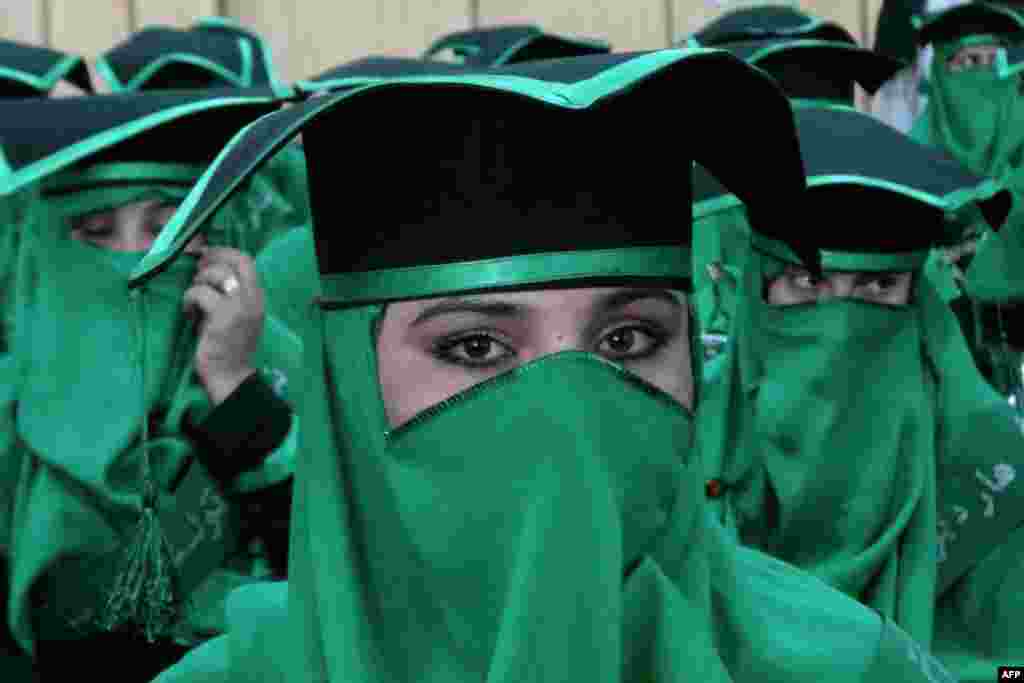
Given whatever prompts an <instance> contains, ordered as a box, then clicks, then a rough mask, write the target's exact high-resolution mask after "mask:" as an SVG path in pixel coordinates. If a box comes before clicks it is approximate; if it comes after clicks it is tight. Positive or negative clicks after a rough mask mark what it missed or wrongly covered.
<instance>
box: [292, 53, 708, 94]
mask: <svg viewBox="0 0 1024 683" xmlns="http://www.w3.org/2000/svg"><path fill="white" fill-rule="evenodd" d="M721 52H724V50H709V49H703V48H695V49H690V48H686V49H668V50H659V51H657V52H652V53H649V54H646V55H642V56H640V57H637V58H635V59H631V60H629V61H628V62H623V63H622V64H619V65H617V66H614V67H612V68H610V69H607V70H606V71H602V72H601V73H599V74H596V75H595V76H594V77H592V78H588V79H587V80H584V81H579V82H577V83H556V82H554V81H538V80H536V79H534V78H528V77H526V76H506V75H499V74H484V75H476V74H468V75H461V74H459V75H454V74H447V75H429V76H400V77H391V78H386V77H379V76H357V77H349V78H339V79H334V80H330V81H319V82H317V81H299V82H298V84H297V86H298V88H299V90H300V91H302V92H319V91H321V90H327V89H333V88H341V87H354V86H370V85H379V84H381V83H451V84H453V85H454V84H460V85H480V86H483V87H487V88H494V87H495V86H499V87H500V88H501V89H504V90H510V91H512V92H515V93H519V94H521V95H525V96H527V97H532V98H534V99H537V100H541V101H545V102H550V103H552V104H557V105H559V106H562V107H566V106H568V107H571V108H575V109H583V108H586V107H588V106H590V105H591V104H593V103H594V102H595V101H597V99H599V98H600V97H603V96H605V95H610V94H614V92H618V91H619V90H621V87H620V88H614V89H613V91H612V92H608V90H609V86H608V85H607V84H608V83H609V82H612V83H616V82H622V81H626V82H629V84H632V82H633V81H636V80H639V79H641V78H643V77H644V76H646V75H648V74H650V73H653V72H656V71H658V70H660V69H661V68H662V67H663V66H666V65H668V64H672V63H674V62H678V61H681V60H682V59H686V58H689V57H693V56H697V55H700V54H703V53H708V54H715V53H721ZM559 85H561V87H560V88H559V87H558V86H559Z"/></svg>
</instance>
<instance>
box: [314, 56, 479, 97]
mask: <svg viewBox="0 0 1024 683" xmlns="http://www.w3.org/2000/svg"><path fill="white" fill-rule="evenodd" d="M470 69H472V70H473V71H479V70H480V69H473V68H472V67H467V66H465V65H462V64H450V63H448V62H439V61H436V60H432V59H416V58H412V57H364V58H362V59H357V60H355V61H352V62H348V63H347V64H342V65H341V66H336V67H334V68H333V69H328V70H327V71H325V72H323V73H322V74H320V75H319V76H314V77H313V78H310V79H307V80H302V81H299V82H298V83H296V84H295V87H296V88H298V89H299V90H300V91H303V92H316V91H320V90H325V89H327V90H338V89H341V88H354V87H357V86H361V85H371V84H373V83H380V82H381V81H385V80H388V79H390V78H399V77H409V76H424V77H429V76H436V75H439V74H443V75H456V74H461V73H466V72H467V71H468V70H470Z"/></svg>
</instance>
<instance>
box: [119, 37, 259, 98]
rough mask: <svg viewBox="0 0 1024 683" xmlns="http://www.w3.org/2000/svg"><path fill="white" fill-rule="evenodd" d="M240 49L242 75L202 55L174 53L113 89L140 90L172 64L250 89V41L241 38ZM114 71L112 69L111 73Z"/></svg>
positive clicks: (163, 56)
mask: <svg viewBox="0 0 1024 683" xmlns="http://www.w3.org/2000/svg"><path fill="white" fill-rule="evenodd" d="M237 43H238V49H239V51H240V52H241V58H242V69H241V73H238V74H236V73H234V72H232V71H231V70H230V69H228V68H226V67H224V65H222V64H218V63H217V62H215V61H213V60H212V59H207V58H206V57H203V56H200V55H194V54H189V53H187V52H172V53H170V54H166V55H161V56H160V57H159V58H157V59H155V60H153V61H152V62H150V63H149V64H147V65H146V66H145V67H144V68H143V69H141V70H140V71H139V72H138V73H137V74H135V77H134V78H132V79H131V80H130V81H128V82H127V83H120V82H119V83H117V85H116V87H115V85H114V84H113V83H112V84H111V89H112V90H114V92H123V91H134V90H139V89H140V88H141V87H142V86H143V85H145V84H146V82H147V81H149V80H150V79H152V78H153V77H154V76H155V75H156V74H157V73H158V72H159V71H160V70H161V69H163V68H165V67H167V66H170V65H172V64H191V65H192V66H197V67H199V68H201V69H205V70H206V71H210V72H212V73H214V74H216V75H217V76H218V77H220V78H222V79H224V80H225V81H227V82H228V83H231V84H232V85H234V86H236V87H239V88H248V87H249V86H251V85H252V69H253V57H252V46H251V45H249V41H248V40H246V39H244V38H239V39H238V41H237ZM112 72H113V70H112V69H111V73H112Z"/></svg>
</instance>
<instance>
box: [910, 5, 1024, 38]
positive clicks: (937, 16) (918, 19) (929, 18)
mask: <svg viewBox="0 0 1024 683" xmlns="http://www.w3.org/2000/svg"><path fill="white" fill-rule="evenodd" d="M964 7H979V8H983V9H984V10H986V11H988V12H991V13H992V14H1002V15H1003V16H1006V17H1009V18H1010V19H1012V20H1013V21H1015V22H1016V23H1017V24H1018V25H1019V26H1020V27H1021V28H1022V29H1024V24H1021V17H1020V15H1018V14H1017V13H1016V12H1014V11H1013V10H1011V9H1010V8H1008V7H1001V6H999V5H996V4H992V3H988V2H979V3H960V4H957V5H953V6H952V7H948V8H946V9H944V10H942V11H940V12H935V13H934V14H926V15H923V16H922V15H921V14H915V15H914V16H912V17H911V18H910V24H911V26H913V27H914V30H915V31H916V32H917V33H919V34H920V33H921V32H922V31H924V30H925V29H927V28H928V27H929V26H932V25H934V24H936V23H938V22H940V21H943V20H944V19H945V18H946V16H947V15H949V14H950V13H951V12H956V11H958V10H961V9H962V8H964Z"/></svg>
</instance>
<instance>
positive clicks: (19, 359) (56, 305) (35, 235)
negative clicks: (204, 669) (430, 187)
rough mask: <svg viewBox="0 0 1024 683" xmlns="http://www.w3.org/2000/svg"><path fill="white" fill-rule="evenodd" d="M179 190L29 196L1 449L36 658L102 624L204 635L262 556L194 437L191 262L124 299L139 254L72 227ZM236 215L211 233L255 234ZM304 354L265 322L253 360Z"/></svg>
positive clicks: (14, 607) (286, 470) (11, 534)
mask: <svg viewBox="0 0 1024 683" xmlns="http://www.w3.org/2000/svg"><path fill="white" fill-rule="evenodd" d="M127 166H128V167H131V166H135V165H133V164H129V165H127ZM118 170H119V171H125V170H127V169H126V167H125V166H120V167H119V168H112V167H107V168H106V169H103V167H93V168H91V169H88V170H87V172H86V173H78V172H73V171H72V172H67V173H65V174H61V175H60V176H57V177H56V178H52V179H48V181H51V182H44V184H43V187H44V191H45V190H46V188H51V189H52V188H53V187H56V186H59V185H61V184H64V185H65V186H67V184H66V183H67V181H68V180H69V178H73V177H78V178H79V179H81V177H83V176H86V175H90V174H91V176H92V177H93V179H94V180H95V178H96V177H97V176H99V175H102V174H103V173H106V174H107V176H108V177H107V180H108V181H109V180H111V178H110V177H109V176H112V175H114V176H116V175H117V173H116V172H115V171H118ZM135 170H137V169H135ZM164 170H165V171H169V172H172V173H173V172H175V170H176V169H173V168H165V169H164ZM177 171H179V172H180V169H177ZM194 177H195V176H194V175H193V176H192V179H193V180H194ZM184 194H185V190H183V189H182V188H181V187H177V186H174V185H167V184H157V183H150V184H148V185H147V184H143V185H136V186H119V185H117V184H113V186H112V187H111V186H107V187H105V188H104V187H103V186H102V185H93V186H92V187H90V189H86V190H81V191H78V192H69V193H66V194H61V195H56V196H52V197H50V199H51V200H52V202H51V201H47V200H42V201H37V202H35V203H34V204H33V205H32V207H31V209H30V210H29V212H28V214H27V219H26V221H25V222H24V223H23V224H21V225H20V226H19V229H18V234H19V240H20V242H19V251H18V257H17V264H16V267H15V269H14V273H15V275H14V277H15V283H14V288H13V293H12V295H11V299H12V311H13V314H12V317H13V333H12V344H11V349H10V351H11V356H10V358H9V362H10V375H11V376H10V377H5V378H4V384H5V391H10V392H11V397H10V401H11V405H16V406H17V410H16V421H15V422H14V423H13V424H12V425H10V429H8V430H5V437H6V443H5V444H4V446H5V451H4V459H5V460H6V461H7V462H8V463H9V465H10V467H9V468H5V474H6V475H10V476H9V477H7V476H5V478H4V480H3V484H4V487H5V491H6V493H5V494H4V495H5V496H10V500H11V506H10V507H9V508H7V507H6V506H5V508H4V511H5V515H4V516H5V518H4V519H2V520H0V530H2V535H3V537H4V539H3V540H4V543H3V545H5V546H9V553H10V554H9V557H10V561H11V593H10V597H9V603H8V605H7V618H8V620H9V622H10V624H11V628H12V631H13V632H14V634H15V636H16V638H17V639H18V641H19V644H20V645H21V646H22V647H23V648H25V649H26V650H28V651H30V652H31V651H33V647H34V642H35V640H36V639H37V638H40V637H45V638H71V637H80V635H81V634H85V633H89V632H91V631H93V630H96V629H98V628H138V629H139V630H141V631H142V632H143V633H145V634H146V635H148V636H150V637H157V636H165V637H173V638H175V639H177V640H178V641H179V642H183V643H195V642H197V641H198V640H199V639H202V638H204V637H209V636H210V635H211V634H213V633H216V632H217V631H218V630H220V629H222V628H223V623H224V622H223V619H224V614H223V601H224V599H225V596H226V595H227V593H228V592H229V591H230V590H231V589H233V588H235V587H237V586H238V585H241V584H243V583H245V582H246V581H252V580H254V577H253V575H254V573H255V571H254V566H255V565H254V562H255V558H253V557H252V556H251V555H250V554H249V550H248V548H239V547H236V545H234V544H235V543H236V540H235V539H236V537H237V524H238V519H237V517H236V515H237V514H238V513H237V512H236V511H235V510H234V509H232V508H230V506H228V505H227V504H226V502H225V500H224V499H223V497H222V493H221V491H220V489H219V487H218V486H216V485H215V484H214V483H213V481H212V480H211V479H210V478H209V476H208V475H207V474H205V470H203V468H202V466H201V465H199V464H198V462H197V461H196V458H195V455H194V453H193V449H194V446H193V444H192V441H191V440H190V439H189V438H187V437H186V436H185V431H184V430H185V425H186V422H189V423H191V424H198V423H199V422H201V420H202V419H203V417H204V416H205V415H206V414H207V412H208V411H209V410H210V408H211V405H210V402H209V399H208V397H207V395H206V393H205V391H203V389H202V388H201V386H200V385H199V383H198V379H197V378H196V376H195V374H194V366H193V363H194V361H193V358H194V354H195V350H196V347H195V345H196V334H195V327H194V324H193V323H192V321H190V320H189V319H187V318H186V317H184V314H183V312H182V304H181V301H182V297H183V295H184V292H185V290H186V289H187V288H188V287H189V286H190V285H191V281H192V278H193V277H194V274H195V269H196V259H195V257H194V256H185V257H183V258H182V259H180V260H178V261H176V262H174V263H173V264H172V265H171V267H169V268H168V269H167V270H166V271H164V272H163V273H161V275H160V276H159V277H158V278H156V279H154V280H153V281H152V282H151V283H150V284H149V286H147V287H146V288H145V289H144V290H141V291H136V292H130V291H129V288H128V279H129V275H130V273H131V271H132V270H133V269H134V268H135V267H136V266H137V265H138V263H139V261H141V259H142V256H143V254H140V253H125V252H113V251H107V250H104V249H100V248H97V247H93V246H91V245H88V244H86V243H82V242H79V241H77V240H75V239H72V238H71V237H70V221H71V219H73V218H74V217H75V216H78V215H82V214H83V213H88V212H92V211H98V210H105V209H109V208H113V207H115V206H119V205H122V204H124V203H126V202H132V201H141V200H144V199H160V200H164V201H171V202H177V201H180V200H181V198H182V196H183V195H184ZM235 218H237V217H235ZM235 218H233V217H232V212H231V211H228V212H226V213H225V214H224V215H223V217H222V218H220V219H219V229H215V230H211V231H210V236H209V242H210V243H211V244H213V245H218V244H221V245H228V246H236V247H238V246H244V245H245V244H246V239H248V240H250V241H252V240H256V241H259V239H260V238H259V237H258V235H246V236H245V238H243V237H242V236H243V235H245V228H244V225H240V224H238V223H237V222H236V220H235ZM239 242H241V243H242V244H239ZM69 351H70V352H69ZM297 358H298V347H297V343H296V341H295V340H294V338H293V337H292V336H291V335H290V334H289V333H287V332H286V331H284V330H283V328H281V327H280V325H278V324H276V323H274V322H273V321H270V320H268V323H267V326H266V329H265V333H264V335H263V338H262V339H261V347H260V352H259V357H258V358H257V359H255V360H256V364H257V365H256V366H257V367H260V368H264V369H269V368H274V369H278V370H282V371H287V372H288V373H290V374H291V375H292V376H295V374H296V368H297ZM293 431H295V425H294V424H293ZM293 448H294V438H293V439H292V440H291V441H286V443H285V444H283V445H282V446H281V447H280V448H279V449H278V451H277V452H275V453H274V454H273V455H271V457H270V458H268V460H267V461H266V462H265V463H264V465H263V466H262V468H260V469H258V470H255V471H252V472H247V473H245V474H243V475H242V476H241V477H239V479H238V480H236V482H234V484H233V486H234V487H235V489H234V491H237V492H242V491H248V490H255V489H258V488H262V487H264V486H268V485H271V484H274V483H277V482H280V481H283V480H284V479H285V478H287V477H288V476H290V469H291V465H290V457H291V455H290V454H291V452H292V449H293ZM232 492H233V491H228V492H227V493H228V494H230V493H232ZM196 513H198V514H199V517H198V518H196V520H192V519H191V518H190V517H189V516H190V515H193V514H196ZM140 515H141V516H140ZM197 523H198V526H196V524H197ZM133 535H134V536H133Z"/></svg>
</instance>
